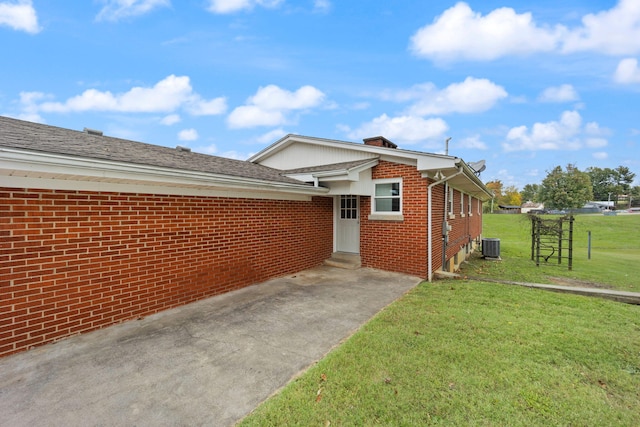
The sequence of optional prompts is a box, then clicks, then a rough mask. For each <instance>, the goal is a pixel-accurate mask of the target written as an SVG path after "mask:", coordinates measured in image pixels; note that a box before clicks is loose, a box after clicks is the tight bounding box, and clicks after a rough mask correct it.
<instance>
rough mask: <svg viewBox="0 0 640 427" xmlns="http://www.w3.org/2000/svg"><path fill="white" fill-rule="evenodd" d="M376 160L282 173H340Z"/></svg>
mask: <svg viewBox="0 0 640 427" xmlns="http://www.w3.org/2000/svg"><path fill="white" fill-rule="evenodd" d="M373 160H377V158H371V159H363V160H354V161H352V162H342V163H333V164H330V165H320V166H310V167H306V168H298V169H288V170H284V171H282V173H284V174H296V173H313V172H330V171H342V170H349V169H352V168H355V167H358V166H361V165H364V164H367V163H371V162H372V161H373Z"/></svg>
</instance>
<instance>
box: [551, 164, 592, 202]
mask: <svg viewBox="0 0 640 427" xmlns="http://www.w3.org/2000/svg"><path fill="white" fill-rule="evenodd" d="M539 196H540V200H541V201H542V202H544V205H545V207H546V208H548V209H575V208H581V207H583V206H584V204H585V203H587V202H588V201H590V200H593V189H592V185H591V178H590V177H589V174H587V173H586V172H581V171H580V170H579V169H578V168H577V167H576V166H575V165H572V164H568V165H567V168H566V171H564V170H563V169H562V166H556V167H555V168H554V169H553V170H552V171H550V172H548V173H547V176H546V178H545V179H544V180H543V181H542V184H541V186H540V193H539Z"/></svg>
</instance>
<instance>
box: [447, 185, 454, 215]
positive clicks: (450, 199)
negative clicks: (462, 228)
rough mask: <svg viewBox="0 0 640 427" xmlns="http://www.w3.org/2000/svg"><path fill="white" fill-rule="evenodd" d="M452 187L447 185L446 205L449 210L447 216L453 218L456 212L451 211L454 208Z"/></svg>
mask: <svg viewBox="0 0 640 427" xmlns="http://www.w3.org/2000/svg"><path fill="white" fill-rule="evenodd" d="M453 194H454V193H453V187H449V200H448V203H449V206H448V207H447V209H448V210H449V218H455V217H456V214H455V213H454V212H453V210H454V207H453V205H454V198H453Z"/></svg>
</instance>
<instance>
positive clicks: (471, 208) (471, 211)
mask: <svg viewBox="0 0 640 427" xmlns="http://www.w3.org/2000/svg"><path fill="white" fill-rule="evenodd" d="M469 216H473V198H472V197H471V194H469Z"/></svg>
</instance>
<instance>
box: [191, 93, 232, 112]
mask: <svg viewBox="0 0 640 427" xmlns="http://www.w3.org/2000/svg"><path fill="white" fill-rule="evenodd" d="M187 111H188V112H189V113H190V114H193V115H194V116H216V115H218V114H224V113H225V112H226V111H227V99H226V98H222V97H218V98H214V99H211V100H209V101H206V100H203V99H200V97H199V96H194V97H193V98H192V99H191V101H190V102H189V103H188V104H187Z"/></svg>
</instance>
